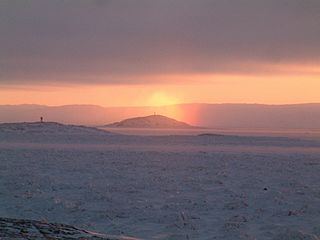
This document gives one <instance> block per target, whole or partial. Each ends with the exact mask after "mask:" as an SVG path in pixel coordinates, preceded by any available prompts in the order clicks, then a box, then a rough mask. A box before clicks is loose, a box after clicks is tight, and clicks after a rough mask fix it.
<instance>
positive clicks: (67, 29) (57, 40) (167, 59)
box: [0, 0, 320, 83]
mask: <svg viewBox="0 0 320 240" xmlns="http://www.w3.org/2000/svg"><path fill="white" fill-rule="evenodd" d="M319 26H320V1H319V0H197V1H195V0H161V1H150V0H92V1H89V0H54V1H52V0H25V1H20V0H2V1H0V36H1V37H0V82H2V83H13V82H15V83H23V82H24V83H26V82H32V81H34V82H39V81H57V82H59V81H62V82H66V81H69V82H72V81H74V82H77V81H79V82H86V81H88V82H92V81H98V82H99V81H100V82H106V83H121V81H123V82H128V81H129V82H130V81H138V79H139V77H138V76H141V75H144V74H151V75H152V74H168V73H239V72H240V73H262V74H263V73H265V72H272V71H273V70H272V69H267V68H266V67H265V66H266V65H268V64H273V65H274V64H291V63H298V64H299V63H312V64H319V62H320V28H319ZM126 76H130V77H126ZM132 76H137V77H132ZM129 79H130V80H129Z"/></svg>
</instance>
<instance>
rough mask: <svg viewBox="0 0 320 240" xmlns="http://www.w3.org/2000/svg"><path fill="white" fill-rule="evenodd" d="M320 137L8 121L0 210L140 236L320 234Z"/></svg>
mask: <svg viewBox="0 0 320 240" xmlns="http://www.w3.org/2000/svg"><path fill="white" fill-rule="evenodd" d="M319 172H320V141H319V140H317V139H316V138H315V139H312V140H311V139H294V138H286V137H262V136H255V137H245V136H241V137H240V136H221V135H211V134H209V135H200V136H196V135H194V136H186V135H180V136H127V135H120V134H113V133H110V132H104V131H100V130H96V129H91V128H86V127H78V126H66V125H60V124H56V123H45V124H41V123H34V124H28V123H25V124H2V125H0V216H2V217H11V218H28V219H37V220H43V219H45V220H48V221H49V222H60V223H66V224H72V225H75V226H78V227H80V228H85V229H89V230H92V231H96V232H102V233H107V234H112V235H126V236H133V237H137V238H142V239H177V240H179V239H208V240H209V239H258V240H260V239H262V240H264V239H266V240H267V239H270V240H281V239H282V240H283V239H286V240H289V239H319V237H320V177H319Z"/></svg>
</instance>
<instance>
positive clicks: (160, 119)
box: [106, 115, 193, 128]
mask: <svg viewBox="0 0 320 240" xmlns="http://www.w3.org/2000/svg"><path fill="white" fill-rule="evenodd" d="M106 127H122V128H193V126H191V125H189V124H187V123H184V122H180V121H177V120H175V119H173V118H169V117H166V116H162V115H150V116H146V117H136V118H129V119H126V120H123V121H121V122H115V123H112V124H109V125H106Z"/></svg>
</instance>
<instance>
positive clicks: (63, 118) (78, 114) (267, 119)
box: [0, 103, 320, 129]
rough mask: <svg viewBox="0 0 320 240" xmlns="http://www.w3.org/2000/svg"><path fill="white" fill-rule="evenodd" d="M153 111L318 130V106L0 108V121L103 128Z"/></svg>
mask: <svg viewBox="0 0 320 240" xmlns="http://www.w3.org/2000/svg"><path fill="white" fill-rule="evenodd" d="M154 112H156V113H157V115H165V116H168V117H171V118H174V119H177V120H178V121H184V122H186V123H188V124H190V125H194V126H204V127H211V128H247V129H320V103H314V104H293V105H262V104H179V105H170V106H160V107H100V106H95V105H65V106H55V107H52V106H42V105H0V122H23V121H39V119H40V116H43V117H44V120H45V121H54V122H61V123H68V124H82V125H99V126H101V125H105V124H108V123H112V122H118V121H121V120H122V119H127V118H132V117H133V116H147V115H151V114H153V113H154Z"/></svg>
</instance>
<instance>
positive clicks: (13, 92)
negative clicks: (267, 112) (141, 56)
mask: <svg viewBox="0 0 320 240" xmlns="http://www.w3.org/2000/svg"><path fill="white" fill-rule="evenodd" d="M155 78H157V80H158V81H157V82H163V83H162V84H160V83H158V84H157V83H153V84H145V85H143V84H131V85H66V86H63V85H60V86H36V85H31V86H19V88H17V87H13V86H6V87H1V89H0V102H1V104H25V103H28V104H44V105H65V104H96V105H101V106H148V105H149V106H160V105H172V104H178V103H263V104H290V103H309V102H320V94H319V89H320V79H319V77H318V76H313V75H311V76H310V75H306V76H304V75H299V76H288V75H281V76H253V75H250V76H244V75H239V76H237V75H210V74H203V75H194V74H191V75H162V76H156V77H155Z"/></svg>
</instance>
